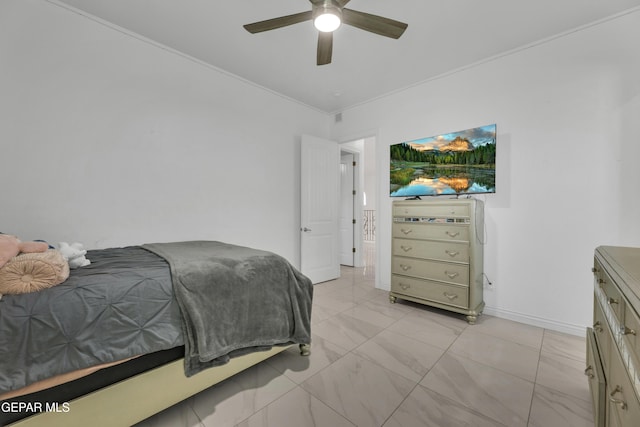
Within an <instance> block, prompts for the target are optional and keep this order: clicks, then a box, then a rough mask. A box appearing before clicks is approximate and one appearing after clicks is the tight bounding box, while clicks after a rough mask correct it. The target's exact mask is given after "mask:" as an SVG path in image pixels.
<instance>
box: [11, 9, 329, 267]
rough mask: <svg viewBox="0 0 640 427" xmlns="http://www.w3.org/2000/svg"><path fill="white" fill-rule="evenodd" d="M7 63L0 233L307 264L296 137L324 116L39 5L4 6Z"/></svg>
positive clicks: (320, 125)
mask: <svg viewBox="0 0 640 427" xmlns="http://www.w3.org/2000/svg"><path fill="white" fill-rule="evenodd" d="M0 58H1V63H0V94H1V95H0V147H1V149H0V156H1V164H0V183H1V184H2V188H1V189H0V194H1V198H0V200H1V203H2V207H1V209H0V231H4V232H7V233H13V234H16V235H18V236H19V237H21V238H23V239H35V238H40V239H46V240H48V241H50V242H52V243H57V242H59V241H80V242H83V243H84V244H85V246H87V247H89V248H103V247H110V246H122V245H129V244H139V243H144V242H152V241H154V242H157V241H171V240H183V239H216V240H223V241H227V242H230V243H237V244H241V245H250V246H253V247H258V248H263V249H268V250H273V251H275V252H278V253H280V254H282V255H283V256H285V257H286V258H288V259H289V260H291V261H292V262H294V263H295V264H297V265H299V201H300V197H299V193H300V189H299V161H298V160H299V156H300V151H299V142H300V141H299V140H300V135H302V134H304V133H308V134H313V135H317V136H321V137H323V136H324V137H326V136H328V132H329V125H330V121H329V117H328V116H327V115H326V114H324V113H320V112H318V111H315V110H312V109H310V108H308V107H305V106H302V105H300V104H298V103H295V102H293V101H291V100H288V99H285V98H283V97H280V96H277V95H274V94H273V93H271V92H268V91H266V90H264V89H262V88H258V87H256V86H253V85H250V84H248V83H246V82H243V81H241V80H239V79H237V78H234V77H232V76H229V75H227V74H225V73H223V72H220V71H219V70H216V69H213V68H211V67H208V66H205V65H203V64H201V63H198V62H197V61H194V60H192V59H190V58H187V57H184V56H181V55H179V54H177V53H175V52H172V51H171V50H169V49H167V48H164V47H161V46H157V45H154V44H151V43H150V42H148V41H145V40H141V39H138V38H136V37H133V36H132V35H131V34H127V33H126V32H124V31H120V30H119V29H116V28H112V27H109V26H107V25H105V24H103V23H101V22H96V21H94V20H91V19H88V18H86V17H83V16H81V15H79V14H76V13H75V12H73V11H70V10H67V9H65V8H63V7H60V6H58V5H55V4H52V3H48V2H45V1H42V0H3V1H2V2H0Z"/></svg>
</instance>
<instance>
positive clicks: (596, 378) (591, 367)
mask: <svg viewBox="0 0 640 427" xmlns="http://www.w3.org/2000/svg"><path fill="white" fill-rule="evenodd" d="M584 373H585V375H586V376H587V378H588V380H589V390H590V391H591V400H592V402H593V416H594V418H595V425H596V426H598V427H600V426H604V425H605V424H604V423H605V418H604V417H605V408H606V404H607V400H606V385H605V377H604V370H603V368H602V364H601V363H600V352H599V349H598V345H597V343H596V340H595V335H594V331H593V329H591V328H587V367H586V368H585V370H584Z"/></svg>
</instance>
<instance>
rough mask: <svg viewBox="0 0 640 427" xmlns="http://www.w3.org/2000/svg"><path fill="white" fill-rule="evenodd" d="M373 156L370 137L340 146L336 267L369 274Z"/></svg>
mask: <svg viewBox="0 0 640 427" xmlns="http://www.w3.org/2000/svg"><path fill="white" fill-rule="evenodd" d="M375 152H376V138H375V137H374V136H372V137H366V138H360V139H356V140H352V141H347V142H344V143H341V144H340V178H341V182H340V252H341V257H340V264H341V265H343V266H349V267H365V268H366V267H370V268H369V273H372V272H373V267H374V265H375V259H376V255H375V254H376V248H375V231H376V226H375V219H376V194H375V193H376V192H375V188H376V156H375ZM349 251H351V252H350V253H349Z"/></svg>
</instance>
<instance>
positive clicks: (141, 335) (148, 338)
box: [0, 246, 183, 394]
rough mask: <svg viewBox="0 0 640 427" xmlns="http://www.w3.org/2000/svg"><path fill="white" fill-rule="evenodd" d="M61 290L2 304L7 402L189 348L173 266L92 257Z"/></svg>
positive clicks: (145, 254) (0, 378)
mask: <svg viewBox="0 0 640 427" xmlns="http://www.w3.org/2000/svg"><path fill="white" fill-rule="evenodd" d="M87 258H89V259H90V260H91V265H89V266H86V267H82V268H78V269H76V270H71V275H70V276H69V278H68V279H67V280H66V281H65V282H64V283H62V284H60V285H58V286H54V287H52V288H49V289H45V290H42V291H39V292H34V293H30V294H24V295H4V296H3V297H2V299H0V394H2V393H3V392H7V391H11V390H17V389H19V388H22V387H24V386H26V385H29V384H31V383H34V382H36V381H39V380H43V379H47V378H50V377H53V376H55V375H59V374H64V373H67V372H71V371H75V370H78V369H83V368H87V367H90V366H95V365H99V364H102V363H108V362H114V361H118V360H123V359H127V358H129V357H132V356H137V355H140V354H145V353H151V352H155V351H160V350H165V349H169V348H173V347H178V346H181V345H182V344H183V335H182V329H181V327H180V308H179V306H178V304H177V302H176V300H175V298H174V296H173V289H172V284H171V275H170V272H169V266H168V265H167V263H166V262H165V261H164V260H163V259H162V258H161V257H159V256H157V255H155V254H153V253H151V252H149V251H146V250H144V249H142V248H140V247H135V246H131V247H126V248H113V249H103V250H95V251H89V253H88V254H87Z"/></svg>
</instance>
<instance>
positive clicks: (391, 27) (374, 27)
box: [342, 8, 408, 39]
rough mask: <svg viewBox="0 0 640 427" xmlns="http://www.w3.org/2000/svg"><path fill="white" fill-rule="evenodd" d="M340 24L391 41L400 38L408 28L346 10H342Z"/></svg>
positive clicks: (398, 22)
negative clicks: (389, 38) (390, 39)
mask: <svg viewBox="0 0 640 427" xmlns="http://www.w3.org/2000/svg"><path fill="white" fill-rule="evenodd" d="M342 22H344V23H345V24H347V25H351V26H352V27H356V28H360V29H361V30H365V31H369V32H371V33H375V34H379V35H381V36H385V37H391V38H393V39H397V38H400V36H401V35H402V34H403V33H404V30H406V29H407V27H408V25H407V24H405V23H404V22H400V21H395V20H393V19H389V18H384V17H382V16H378V15H371V14H370V13H364V12H358V11H356V10H351V9H347V8H344V9H342Z"/></svg>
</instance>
